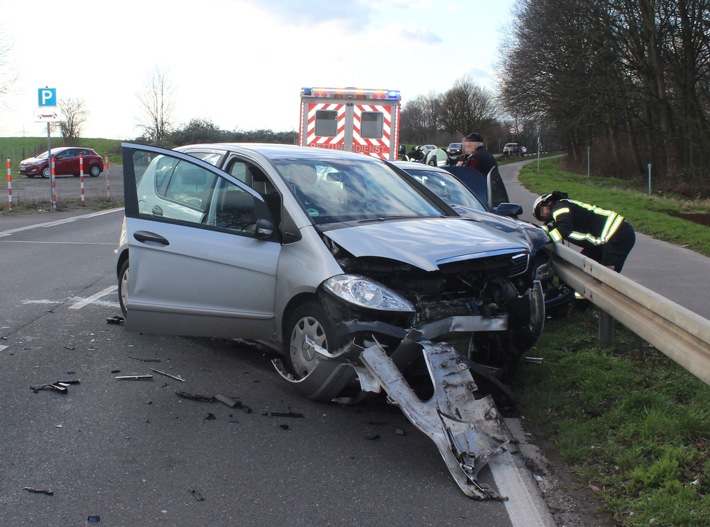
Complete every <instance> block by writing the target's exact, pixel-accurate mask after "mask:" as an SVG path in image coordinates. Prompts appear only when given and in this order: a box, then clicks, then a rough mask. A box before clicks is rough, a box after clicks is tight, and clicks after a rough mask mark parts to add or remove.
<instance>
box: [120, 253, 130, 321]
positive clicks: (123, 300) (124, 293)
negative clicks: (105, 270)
mask: <svg viewBox="0 0 710 527" xmlns="http://www.w3.org/2000/svg"><path fill="white" fill-rule="evenodd" d="M127 302H128V259H126V261H124V262H123V264H121V270H120V271H119V272H118V303H119V304H120V305H121V313H123V318H126V316H127V313H128V308H127V307H126V304H127Z"/></svg>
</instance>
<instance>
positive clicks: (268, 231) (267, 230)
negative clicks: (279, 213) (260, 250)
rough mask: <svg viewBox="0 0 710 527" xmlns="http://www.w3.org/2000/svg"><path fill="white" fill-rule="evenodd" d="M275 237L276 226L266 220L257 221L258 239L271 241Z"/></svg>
mask: <svg viewBox="0 0 710 527" xmlns="http://www.w3.org/2000/svg"><path fill="white" fill-rule="evenodd" d="M273 235H274V224H273V223H271V222H270V221H269V220H267V219H266V218H259V219H258V220H256V237H257V238H258V239H260V240H270V239H271V237H272V236H273Z"/></svg>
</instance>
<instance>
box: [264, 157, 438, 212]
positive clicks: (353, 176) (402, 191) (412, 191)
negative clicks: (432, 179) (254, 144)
mask: <svg viewBox="0 0 710 527" xmlns="http://www.w3.org/2000/svg"><path fill="white" fill-rule="evenodd" d="M272 161H273V163H274V166H275V167H276V169H277V170H278V171H279V173H280V174H281V177H283V179H284V180H285V181H286V182H287V183H288V185H289V187H290V188H291V190H292V192H293V194H294V195H295V196H296V198H297V199H298V200H299V201H300V203H301V204H302V205H303V208H304V209H305V211H306V212H307V213H308V215H309V216H310V217H311V218H312V219H313V222H314V223H316V224H318V225H323V224H327V223H336V222H352V221H372V220H384V219H391V218H411V217H431V216H444V215H446V212H445V211H444V210H442V209H440V208H439V207H438V206H437V205H436V204H434V203H432V202H431V201H430V200H429V199H427V197H426V196H425V195H424V194H422V193H420V192H419V191H418V190H417V189H416V188H415V187H414V186H412V185H411V184H410V183H409V182H408V181H407V180H406V179H404V178H403V177H402V176H400V174H398V173H397V172H395V171H394V170H392V169H391V168H390V167H389V166H387V165H385V164H384V163H378V162H370V161H368V160H366V159H363V160H360V159H352V160H349V159H348V160H344V159H335V158H325V157H324V158H323V159H311V158H309V159H308V160H304V159H274V160H272Z"/></svg>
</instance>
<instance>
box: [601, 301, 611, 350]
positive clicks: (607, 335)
mask: <svg viewBox="0 0 710 527" xmlns="http://www.w3.org/2000/svg"><path fill="white" fill-rule="evenodd" d="M613 340H614V317H612V316H611V315H610V314H609V313H607V312H606V311H604V310H602V309H600V310H599V344H601V346H602V347H603V348H608V347H609V346H611V344H612V341H613Z"/></svg>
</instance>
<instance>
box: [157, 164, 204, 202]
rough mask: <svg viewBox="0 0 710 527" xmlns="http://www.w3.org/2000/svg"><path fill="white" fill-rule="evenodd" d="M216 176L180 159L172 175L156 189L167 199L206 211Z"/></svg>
mask: <svg viewBox="0 0 710 527" xmlns="http://www.w3.org/2000/svg"><path fill="white" fill-rule="evenodd" d="M216 177H217V176H215V175H214V174H212V173H211V172H209V171H207V170H205V169H204V168H202V167H199V166H197V165H193V164H192V163H187V162H185V161H178V162H177V164H176V166H175V168H174V170H173V171H172V173H171V174H170V177H168V178H167V179H165V180H164V181H163V185H161V186H159V187H158V186H156V190H157V193H158V195H159V196H162V197H163V198H165V199H167V200H170V201H173V202H175V203H178V204H180V205H184V206H186V207H190V208H193V209H196V210H200V211H204V210H206V208H207V207H206V200H207V198H208V197H209V191H210V190H211V189H212V188H214V182H215V178H216Z"/></svg>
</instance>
